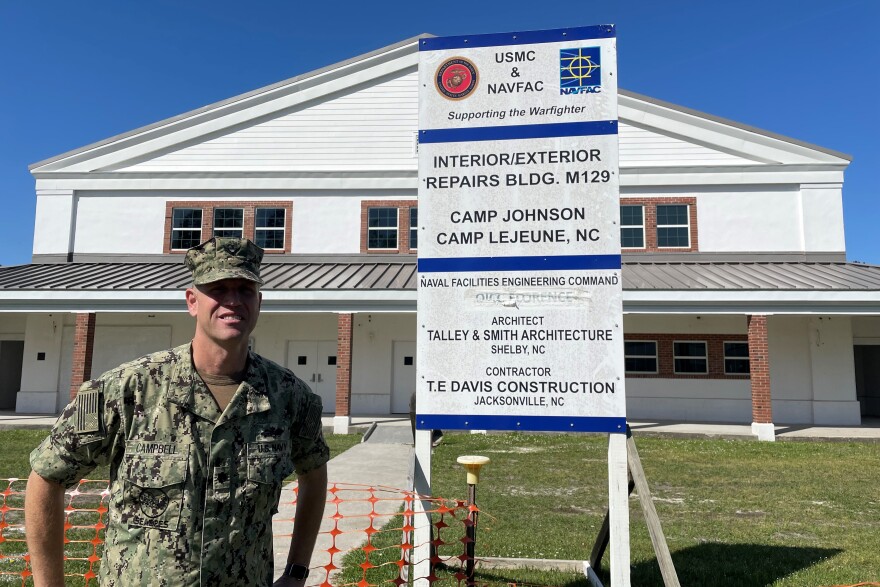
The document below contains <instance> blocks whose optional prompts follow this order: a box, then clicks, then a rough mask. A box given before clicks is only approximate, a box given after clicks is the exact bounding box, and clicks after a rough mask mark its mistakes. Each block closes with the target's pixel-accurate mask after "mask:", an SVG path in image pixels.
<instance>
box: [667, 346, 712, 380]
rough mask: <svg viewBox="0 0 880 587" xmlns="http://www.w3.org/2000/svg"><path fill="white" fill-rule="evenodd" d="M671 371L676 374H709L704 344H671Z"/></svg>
mask: <svg viewBox="0 0 880 587" xmlns="http://www.w3.org/2000/svg"><path fill="white" fill-rule="evenodd" d="M672 359H673V365H674V367H673V370H674V372H675V373H676V374H678V373H684V374H703V373H708V372H709V360H708V356H707V354H706V343H705V342H703V341H681V342H679V341H676V342H673V343H672Z"/></svg>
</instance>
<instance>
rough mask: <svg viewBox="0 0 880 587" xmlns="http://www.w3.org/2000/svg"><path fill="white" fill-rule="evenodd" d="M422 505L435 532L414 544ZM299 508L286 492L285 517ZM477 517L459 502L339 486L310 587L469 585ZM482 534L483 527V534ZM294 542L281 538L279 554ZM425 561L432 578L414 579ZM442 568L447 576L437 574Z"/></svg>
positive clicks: (288, 521) (331, 497)
mask: <svg viewBox="0 0 880 587" xmlns="http://www.w3.org/2000/svg"><path fill="white" fill-rule="evenodd" d="M417 501H421V502H422V504H423V506H424V509H425V511H426V512H427V513H428V514H430V515H431V522H430V525H431V528H430V531H427V532H423V534H425V535H426V536H428V538H427V539H426V540H425V541H423V542H421V543H418V542H416V541H415V536H417V535H418V533H417V532H416V529H417V526H419V525H420V524H421V525H422V526H424V522H419V518H418V517H417V516H416V511H415V504H416V502H417ZM295 502H296V496H295V492H289V493H282V498H281V505H280V512H281V513H282V514H283V513H284V512H285V511H287V512H291V513H292V512H293V508H294V506H295ZM478 511H479V510H478V509H477V508H476V507H475V506H468V504H467V503H466V502H464V501H461V500H454V499H445V498H442V497H420V496H418V495H417V494H414V493H412V492H410V491H405V490H401V489H396V488H391V487H381V486H367V485H356V484H347V483H334V484H332V485H331V486H330V488H329V491H328V499H327V505H326V509H325V512H324V517H325V520H324V524H323V525H322V528H321V532H320V533H319V535H318V546H317V547H316V549H315V554H314V555H313V557H312V569H311V573H310V576H309V579H308V585H317V586H320V587H330V586H331V585H336V586H337V587H345V586H351V587H370V586H373V585H380V584H389V585H390V584H394V585H397V586H399V585H402V584H405V583H407V582H408V580H412V579H416V578H425V579H428V580H429V581H431V582H432V583H433V582H436V581H439V580H441V577H442V579H443V580H444V581H449V582H452V583H456V582H457V583H461V582H463V581H465V580H466V578H467V577H466V574H465V566H466V564H467V561H468V555H467V553H466V552H467V544H468V543H469V542H470V541H471V539H470V538H468V537H467V527H468V526H471V525H473V522H472V521H471V519H470V514H477V513H478ZM279 517H280V518H282V519H281V520H279ZM279 517H276V518H275V524H276V528H278V524H279V521H281V522H283V524H284V525H286V526H287V528H291V527H293V522H294V519H293V517H290V518H284V517H283V515H282V516H279ZM422 519H425V518H424V517H423V518H422ZM482 530H485V527H481V531H482ZM290 537H291V535H290V534H286V533H282V534H277V533H276V536H275V539H276V552H279V551H283V549H281V548H279V538H286V539H290ZM420 546H421V547H423V548H421V549H420V548H419V547H420ZM420 550H422V551H425V555H424V557H423V558H422V559H418V558H416V557H417V556H419V555H418V553H419V551H420ZM349 552H351V553H352V554H351V555H349V556H354V557H355V559H354V560H351V559H348V560H347V567H348V572H346V573H345V574H343V575H340V574H339V571H340V570H341V569H342V566H343V561H342V559H343V558H344V557H345V556H346V554H347V553H349ZM450 553H453V554H450ZM422 562H423V563H426V564H424V565H421V566H422V567H426V568H427V569H429V570H428V574H426V575H423V576H422V577H415V576H413V569H415V568H418V563H422ZM476 562H478V561H476V560H475V563H476ZM358 567H359V568H360V573H359V574H358V575H357V576H354V575H353V574H352V569H356V568H358ZM439 569H442V571H443V572H442V573H440V574H439V575H438V574H437V573H438V570H439Z"/></svg>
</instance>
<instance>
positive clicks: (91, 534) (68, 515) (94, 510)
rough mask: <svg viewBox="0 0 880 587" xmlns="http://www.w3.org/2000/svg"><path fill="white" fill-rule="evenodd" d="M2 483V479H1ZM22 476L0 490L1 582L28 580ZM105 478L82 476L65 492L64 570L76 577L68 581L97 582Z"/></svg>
mask: <svg viewBox="0 0 880 587" xmlns="http://www.w3.org/2000/svg"><path fill="white" fill-rule="evenodd" d="M0 483H2V481H0ZM26 483H27V481H26V480H25V479H8V480H5V484H6V487H5V489H3V491H2V492H0V495H2V502H0V581H3V582H4V584H8V585H11V584H12V583H10V580H13V581H14V580H16V579H14V578H16V577H17V578H19V579H20V580H21V585H22V586H23V587H24V586H26V585H30V584H32V581H30V577H31V574H32V573H31V568H30V556H28V554H27V545H26V544H25V538H24V532H25V527H24V490H25V485H26ZM109 495H110V493H109V491H108V490H107V481H95V480H88V479H84V480H82V481H80V482H79V484H78V485H77V486H76V487H75V488H73V489H71V490H68V491H67V492H66V493H65V496H64V498H65V508H64V544H65V546H64V560H65V563H64V569H65V576H66V577H68V579H72V578H78V579H79V580H77V581H74V582H72V583H71V584H74V583H75V584H82V585H87V586H88V585H96V584H97V581H96V580H95V579H96V577H97V569H98V563H99V562H100V560H101V545H102V544H103V542H104V527H105V522H106V515H107V499H108V497H109Z"/></svg>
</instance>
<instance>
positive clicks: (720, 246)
mask: <svg viewBox="0 0 880 587" xmlns="http://www.w3.org/2000/svg"><path fill="white" fill-rule="evenodd" d="M799 199H800V195H799V193H798V192H797V190H795V189H794V188H792V189H787V190H785V189H773V190H771V189H769V188H767V187H764V188H761V187H756V188H748V187H746V188H745V189H742V190H737V191H724V192H721V191H718V192H714V191H710V192H706V193H703V194H701V195H698V196H697V226H698V230H699V243H700V251H701V252H704V253H708V252H731V251H751V252H761V251H771V252H779V251H803V242H802V238H801V218H800V212H799V209H800V203H799Z"/></svg>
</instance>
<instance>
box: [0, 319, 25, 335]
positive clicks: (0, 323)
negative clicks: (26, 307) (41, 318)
mask: <svg viewBox="0 0 880 587" xmlns="http://www.w3.org/2000/svg"><path fill="white" fill-rule="evenodd" d="M26 329H27V314H11V313H8V314H0V340H24V333H25V330H26Z"/></svg>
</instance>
